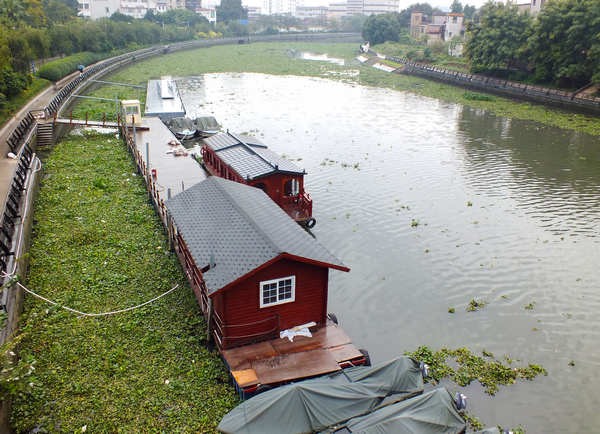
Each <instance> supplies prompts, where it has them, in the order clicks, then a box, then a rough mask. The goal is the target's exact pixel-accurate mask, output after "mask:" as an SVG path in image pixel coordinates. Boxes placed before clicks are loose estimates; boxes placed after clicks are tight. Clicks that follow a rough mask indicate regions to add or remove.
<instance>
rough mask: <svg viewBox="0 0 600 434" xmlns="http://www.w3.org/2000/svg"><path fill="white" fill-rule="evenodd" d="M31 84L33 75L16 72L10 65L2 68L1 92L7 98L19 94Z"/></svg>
mask: <svg viewBox="0 0 600 434" xmlns="http://www.w3.org/2000/svg"><path fill="white" fill-rule="evenodd" d="M30 84H31V76H30V75H25V74H19V73H17V72H14V71H13V70H12V69H11V68H10V67H4V68H2V69H0V93H2V94H3V95H4V96H5V97H7V98H12V97H14V96H17V95H19V94H20V93H21V92H22V91H24V90H25V89H27V87H28V86H29V85H30Z"/></svg>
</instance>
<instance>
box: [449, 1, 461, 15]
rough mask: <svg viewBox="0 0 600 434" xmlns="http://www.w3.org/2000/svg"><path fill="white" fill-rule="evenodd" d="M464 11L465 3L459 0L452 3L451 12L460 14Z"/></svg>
mask: <svg viewBox="0 0 600 434" xmlns="http://www.w3.org/2000/svg"><path fill="white" fill-rule="evenodd" d="M462 11H463V5H462V3H461V2H460V1H459V0H454V1H453V2H452V4H451V5H450V12H452V13H455V14H460V13H462Z"/></svg>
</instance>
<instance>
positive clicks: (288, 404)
mask: <svg viewBox="0 0 600 434" xmlns="http://www.w3.org/2000/svg"><path fill="white" fill-rule="evenodd" d="M422 392H423V377H422V374H421V370H420V369H419V364H418V363H417V362H416V361H414V360H413V359H410V358H408V357H400V358H397V359H393V360H390V361H388V362H384V363H380V364H377V365H374V366H371V367H361V366H359V367H354V368H349V369H345V370H343V371H340V372H337V373H334V374H332V375H327V376H324V377H319V378H315V379H312V380H306V381H301V382H298V383H293V384H288V385H285V386H281V387H278V388H276V389H273V390H270V391H267V392H264V393H261V394H260V395H257V396H255V397H253V398H250V399H249V400H247V401H245V402H243V403H241V404H240V405H238V406H237V407H236V408H234V409H233V410H232V411H230V412H229V413H228V414H226V415H225V417H223V420H221V423H220V424H219V426H218V427H217V429H218V430H219V431H221V432H224V433H257V434H269V433H274V434H275V433H276V434H281V433H310V432H314V431H320V430H324V429H325V428H327V427H330V426H332V425H336V424H341V423H343V422H344V421H346V420H348V419H350V418H352V417H355V416H359V415H362V414H365V413H367V412H370V411H372V410H373V409H374V408H375V407H377V406H378V405H379V404H380V403H381V402H382V401H383V399H384V398H385V397H387V396H389V395H392V394H397V398H398V399H402V398H403V397H405V398H408V397H410V396H413V395H416V394H419V393H422Z"/></svg>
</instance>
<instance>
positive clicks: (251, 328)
mask: <svg viewBox="0 0 600 434" xmlns="http://www.w3.org/2000/svg"><path fill="white" fill-rule="evenodd" d="M212 320H213V326H214V327H213V334H214V337H215V342H217V344H218V345H219V347H220V348H223V349H224V348H232V347H235V346H240V345H246V344H249V343H253V342H260V341H264V340H267V339H270V338H274V337H276V335H277V332H279V314H277V313H275V314H273V315H271V316H269V317H267V318H264V319H261V320H258V321H252V322H248V323H240V324H226V323H225V322H224V321H223V319H222V318H221V317H220V316H219V315H218V313H217V312H216V311H215V312H213V316H212Z"/></svg>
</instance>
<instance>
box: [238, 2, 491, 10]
mask: <svg viewBox="0 0 600 434" xmlns="http://www.w3.org/2000/svg"><path fill="white" fill-rule="evenodd" d="M297 1H298V5H299V6H300V5H301V6H327V5H328V4H329V3H341V2H342V1H343V0H297ZM425 2H426V0H400V10H402V9H405V8H407V7H408V6H410V5H412V4H414V3H425ZM486 2H487V0H461V3H462V4H463V6H464V5H465V4H469V5H471V6H476V7H480V6H483V5H484V4H485V3H486ZM242 3H243V4H244V5H249V6H260V7H262V5H263V3H264V2H263V0H242ZM427 3H429V4H430V5H431V6H434V7H436V6H437V7H439V8H440V9H442V10H449V9H450V4H451V3H452V0H430V1H428V2H427Z"/></svg>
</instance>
